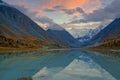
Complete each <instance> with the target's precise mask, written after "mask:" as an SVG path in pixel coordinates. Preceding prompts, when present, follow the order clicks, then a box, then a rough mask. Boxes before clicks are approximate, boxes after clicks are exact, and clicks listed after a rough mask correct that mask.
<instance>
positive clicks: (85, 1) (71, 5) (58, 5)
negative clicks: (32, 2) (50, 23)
mask: <svg viewBox="0 0 120 80" xmlns="http://www.w3.org/2000/svg"><path fill="white" fill-rule="evenodd" d="M45 1H46V3H44V5H41V6H40V7H39V8H37V9H36V12H38V13H41V12H42V11H54V10H53V9H55V10H56V9H57V10H59V9H62V8H63V7H64V9H66V10H70V11H69V12H68V13H70V12H72V10H73V9H76V8H78V9H77V11H80V12H81V9H83V10H84V11H85V12H87V13H89V12H92V11H94V10H96V9H97V7H95V6H100V5H101V0H94V2H92V1H91V0H59V1H58V0H51V1H49V0H45ZM92 5H93V6H92ZM89 7H90V8H89ZM80 8H81V9H80ZM38 15H40V14H38Z"/></svg>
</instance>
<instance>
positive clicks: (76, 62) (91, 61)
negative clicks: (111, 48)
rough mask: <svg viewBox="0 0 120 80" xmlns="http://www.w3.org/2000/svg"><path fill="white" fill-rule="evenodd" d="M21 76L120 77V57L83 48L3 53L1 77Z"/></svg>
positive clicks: (55, 79) (43, 79) (63, 79)
mask: <svg viewBox="0 0 120 80" xmlns="http://www.w3.org/2000/svg"><path fill="white" fill-rule="evenodd" d="M110 54H111V53H110ZM112 54H114V53H112ZM22 77H31V78H32V79H33V80H120V58H119V56H114V55H109V54H108V53H107V54H105V55H104V54H102V55H101V53H96V52H89V51H82V50H66V51H59V50H57V51H37V52H9V53H5V54H0V80H17V79H20V78H22Z"/></svg>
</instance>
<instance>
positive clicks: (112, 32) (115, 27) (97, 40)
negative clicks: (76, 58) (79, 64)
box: [90, 18, 120, 47]
mask: <svg viewBox="0 0 120 80" xmlns="http://www.w3.org/2000/svg"><path fill="white" fill-rule="evenodd" d="M119 39H120V18H117V19H115V20H114V21H113V22H111V23H110V24H109V25H108V26H106V27H105V28H104V29H103V30H101V31H100V32H99V33H98V34H97V35H95V36H94V37H93V38H92V39H91V41H90V45H99V44H100V45H101V46H102V45H104V46H105V45H108V44H110V43H111V44H114V41H115V40H116V42H118V43H119ZM115 44H116V43H115ZM109 47H110V46H109Z"/></svg>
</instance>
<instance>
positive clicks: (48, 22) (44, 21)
mask: <svg viewBox="0 0 120 80" xmlns="http://www.w3.org/2000/svg"><path fill="white" fill-rule="evenodd" d="M36 22H37V23H38V24H39V25H40V26H41V27H42V28H44V29H45V30H47V29H52V30H64V28H62V27H61V26H60V25H58V24H56V23H55V22H54V21H53V20H52V19H50V18H48V17H46V16H42V17H39V18H37V19H36Z"/></svg>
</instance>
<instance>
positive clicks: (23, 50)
mask: <svg viewBox="0 0 120 80" xmlns="http://www.w3.org/2000/svg"><path fill="white" fill-rule="evenodd" d="M73 49H76V48H56V49H55V48H3V47H0V54H2V53H3V54H4V53H8V52H34V51H57V50H60V51H64V50H73ZM77 49H78V48H77Z"/></svg>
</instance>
